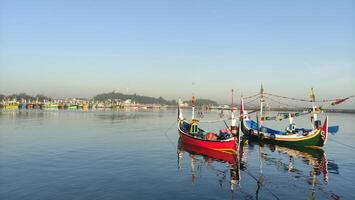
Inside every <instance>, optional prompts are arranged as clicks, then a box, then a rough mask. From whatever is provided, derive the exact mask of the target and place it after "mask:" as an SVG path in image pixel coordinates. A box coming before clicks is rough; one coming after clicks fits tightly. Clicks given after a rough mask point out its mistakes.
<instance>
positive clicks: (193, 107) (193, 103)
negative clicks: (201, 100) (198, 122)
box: [191, 96, 196, 120]
mask: <svg viewBox="0 0 355 200" xmlns="http://www.w3.org/2000/svg"><path fill="white" fill-rule="evenodd" d="M191 103H192V115H191V119H192V120H194V119H195V103H196V98H195V96H192V102H191Z"/></svg>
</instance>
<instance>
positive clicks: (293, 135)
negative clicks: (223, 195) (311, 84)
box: [240, 86, 328, 148]
mask: <svg viewBox="0 0 355 200" xmlns="http://www.w3.org/2000/svg"><path fill="white" fill-rule="evenodd" d="M263 93H264V89H263V87H262V86H261V90H260V111H259V112H258V113H257V114H256V121H253V120H251V118H250V116H249V115H248V113H247V112H245V111H244V103H243V99H242V100H241V104H240V115H241V117H240V119H241V130H242V132H243V133H244V134H245V135H246V136H248V137H249V138H251V139H255V140H259V141H262V142H268V143H272V144H277V145H282V146H292V147H313V148H320V147H323V146H324V145H325V144H326V142H327V135H328V116H326V117H325V120H324V123H323V125H321V121H320V120H317V113H316V106H315V105H314V102H315V100H314V93H313V89H312V93H311V97H312V99H313V100H312V101H311V102H313V108H312V111H310V112H305V114H308V113H311V112H313V116H312V118H311V119H313V128H312V129H306V128H296V126H295V123H293V118H294V117H295V116H299V115H301V114H302V113H287V114H286V116H285V118H288V119H289V121H290V123H289V126H288V127H287V128H286V130H285V131H280V130H275V129H272V128H269V127H266V126H263V125H262V122H263V121H264V120H265V119H268V117H265V116H264V115H263V104H264V94H263ZM272 118H275V117H272ZM276 118H277V117H276Z"/></svg>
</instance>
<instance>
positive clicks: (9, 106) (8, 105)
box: [4, 103, 19, 110]
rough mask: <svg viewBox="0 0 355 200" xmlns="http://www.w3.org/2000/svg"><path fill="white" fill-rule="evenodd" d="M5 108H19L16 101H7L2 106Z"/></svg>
mask: <svg viewBox="0 0 355 200" xmlns="http://www.w3.org/2000/svg"><path fill="white" fill-rule="evenodd" d="M4 109H5V110H18V109H19V104H18V103H7V104H5V106H4Z"/></svg>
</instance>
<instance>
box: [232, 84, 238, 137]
mask: <svg viewBox="0 0 355 200" xmlns="http://www.w3.org/2000/svg"><path fill="white" fill-rule="evenodd" d="M231 118H232V122H231V132H232V135H234V136H237V120H236V119H235V116H234V90H233V89H232V104H231ZM238 141H239V138H238Z"/></svg>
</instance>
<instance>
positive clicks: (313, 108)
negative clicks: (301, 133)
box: [310, 88, 317, 128]
mask: <svg viewBox="0 0 355 200" xmlns="http://www.w3.org/2000/svg"><path fill="white" fill-rule="evenodd" d="M310 99H311V102H312V112H313V123H312V126H313V128H314V123H315V121H317V112H316V105H315V101H316V95H315V94H314V90H313V88H311V95H310Z"/></svg>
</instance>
